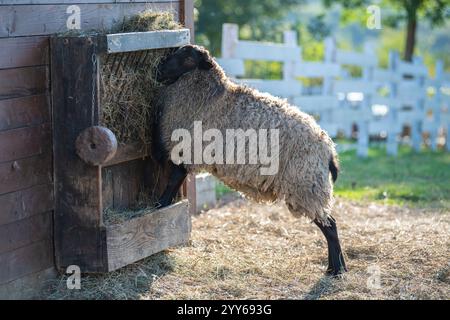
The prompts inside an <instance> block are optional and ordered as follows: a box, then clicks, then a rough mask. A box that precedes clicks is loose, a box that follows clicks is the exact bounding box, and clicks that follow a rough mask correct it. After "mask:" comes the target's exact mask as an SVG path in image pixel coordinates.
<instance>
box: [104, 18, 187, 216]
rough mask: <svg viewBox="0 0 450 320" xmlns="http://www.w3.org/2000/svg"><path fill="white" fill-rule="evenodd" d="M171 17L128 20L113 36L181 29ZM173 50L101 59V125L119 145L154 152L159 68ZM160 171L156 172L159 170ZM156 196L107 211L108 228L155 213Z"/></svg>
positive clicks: (119, 26) (117, 27)
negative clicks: (153, 131) (152, 140)
mask: <svg viewBox="0 0 450 320" xmlns="http://www.w3.org/2000/svg"><path fill="white" fill-rule="evenodd" d="M181 28H182V25H180V24H179V23H178V22H176V21H175V20H174V17H173V15H172V14H171V13H168V12H151V11H145V12H142V13H140V14H138V15H136V16H133V17H131V18H128V19H126V20H124V21H123V22H122V23H121V24H120V25H117V26H115V27H113V28H112V29H111V30H110V31H109V32H110V33H124V32H145V31H157V30H175V29H181ZM170 50H171V49H158V50H145V51H137V52H126V53H115V54H105V55H104V56H103V57H101V70H100V104H101V106H102V110H101V117H100V119H101V120H100V124H101V125H102V126H105V127H107V128H109V129H110V130H111V131H112V132H113V133H114V134H115V136H116V138H117V141H118V142H119V144H121V143H126V144H130V143H137V144H138V145H139V146H142V148H145V149H150V144H151V136H152V127H153V124H154V123H155V121H154V119H156V108H154V104H153V101H154V97H155V95H156V94H157V91H158V89H159V88H160V86H161V85H160V84H159V83H158V82H157V81H156V75H157V74H156V73H157V70H156V67H157V65H158V64H159V63H160V61H161V60H162V59H163V58H164V57H165V56H166V55H167V54H168V53H169V52H170ZM155 169H156V168H155ZM156 201H157V199H156V198H155V195H154V194H149V195H145V196H142V195H139V199H138V201H137V203H136V204H135V205H134V206H133V207H131V208H127V209H123V208H120V209H116V208H105V209H104V212H103V220H104V223H106V224H115V223H120V222H123V221H126V220H129V219H132V218H135V217H138V216H142V215H145V214H147V213H149V212H152V211H154V210H155V205H154V203H155V202H156Z"/></svg>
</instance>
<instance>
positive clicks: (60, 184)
mask: <svg viewBox="0 0 450 320" xmlns="http://www.w3.org/2000/svg"><path fill="white" fill-rule="evenodd" d="M97 48H98V42H97V38H96V37H93V38H92V39H88V38H85V37H71V38H64V39H63V38H60V37H55V38H52V39H51V66H52V69H51V73H52V81H53V85H52V105H53V121H54V126H53V144H54V147H53V150H54V164H55V168H54V173H55V175H54V176H55V182H54V183H55V214H54V217H55V218H54V221H55V228H54V230H55V258H56V265H57V267H58V268H59V269H62V268H65V267H67V266H68V265H71V264H77V265H79V266H80V268H81V269H82V270H83V271H85V272H88V271H90V272H102V271H105V268H104V266H105V258H106V254H105V253H106V251H105V250H106V248H105V247H104V245H105V238H104V236H105V234H104V232H103V230H102V228H101V212H102V195H101V182H100V181H101V180H100V179H101V173H100V167H98V166H91V165H88V164H86V163H85V162H84V161H82V160H81V159H80V158H79V157H78V156H77V154H76V152H75V140H76V138H77V136H78V135H79V134H80V133H81V132H82V131H83V130H84V129H86V128H88V127H90V126H94V125H98V121H99V107H98V103H99V102H98V90H97V88H99V79H98V74H97V67H98V64H97V63H95V61H96V60H93V59H92V56H93V55H95V53H96V52H97V51H96V50H97ZM73 97H77V99H73Z"/></svg>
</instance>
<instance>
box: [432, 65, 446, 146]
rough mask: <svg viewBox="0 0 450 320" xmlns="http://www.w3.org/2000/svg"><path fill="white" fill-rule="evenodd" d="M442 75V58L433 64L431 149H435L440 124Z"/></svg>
mask: <svg viewBox="0 0 450 320" xmlns="http://www.w3.org/2000/svg"><path fill="white" fill-rule="evenodd" d="M443 77H444V63H443V61H442V60H438V61H436V66H435V79H434V87H435V89H436V92H435V95H434V97H433V102H432V112H433V123H432V128H431V130H430V143H431V150H433V151H436V150H437V142H438V141H437V140H438V132H439V127H440V124H441V112H442V111H441V105H442V92H441V90H440V88H441V85H442V81H443Z"/></svg>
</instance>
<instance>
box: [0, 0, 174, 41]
mask: <svg viewBox="0 0 450 320" xmlns="http://www.w3.org/2000/svg"><path fill="white" fill-rule="evenodd" d="M77 6H78V7H79V8H80V13H81V26H80V27H81V29H82V30H98V29H100V30H102V29H103V30H107V29H109V28H110V27H111V26H112V25H113V24H114V23H117V22H120V21H122V19H123V17H124V16H131V15H133V14H136V13H139V12H140V11H143V10H146V9H151V10H153V11H155V12H158V11H171V12H173V13H174V15H175V17H178V10H179V3H178V1H173V2H172V1H169V2H159V3H152V2H148V3H107V4H101V3H100V4H99V3H94V4H77ZM67 7H68V5H67V4H54V5H51V4H50V5H26V6H22V5H20V6H13V5H11V6H0V17H4V18H3V22H2V24H0V38H1V37H18V36H32V35H51V34H53V33H57V32H65V31H67V19H68V18H69V16H70V15H71V14H72V13H67Z"/></svg>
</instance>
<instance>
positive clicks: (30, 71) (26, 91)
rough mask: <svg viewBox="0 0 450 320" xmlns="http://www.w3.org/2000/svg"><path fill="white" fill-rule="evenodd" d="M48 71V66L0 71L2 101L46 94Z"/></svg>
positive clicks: (0, 97) (0, 96) (0, 98)
mask: <svg viewBox="0 0 450 320" xmlns="http://www.w3.org/2000/svg"><path fill="white" fill-rule="evenodd" d="M47 71H48V69H47V67H46V66H33V67H24V68H15V69H2V70H0V100H2V99H10V98H18V97H24V96H30V95H35V94H43V93H45V92H46V90H47V88H48V81H47Z"/></svg>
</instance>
